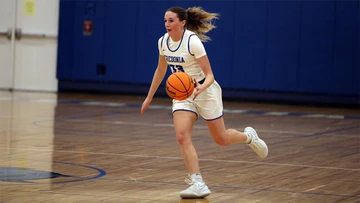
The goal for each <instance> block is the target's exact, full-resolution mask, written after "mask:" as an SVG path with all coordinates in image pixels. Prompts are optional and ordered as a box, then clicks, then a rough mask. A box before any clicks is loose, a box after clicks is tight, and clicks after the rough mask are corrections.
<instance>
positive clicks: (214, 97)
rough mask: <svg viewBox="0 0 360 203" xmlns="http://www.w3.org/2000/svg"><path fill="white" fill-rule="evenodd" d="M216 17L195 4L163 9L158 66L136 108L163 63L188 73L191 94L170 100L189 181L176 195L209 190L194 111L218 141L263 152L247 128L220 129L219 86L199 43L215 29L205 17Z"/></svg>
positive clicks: (161, 74) (145, 105)
mask: <svg viewBox="0 0 360 203" xmlns="http://www.w3.org/2000/svg"><path fill="white" fill-rule="evenodd" d="M216 18H218V14H216V13H209V12H206V11H205V10H203V9H202V8H200V7H192V8H189V9H184V8H181V7H172V8H169V9H168V10H167V11H166V12H165V17H164V22H165V28H166V30H167V33H166V34H165V35H164V36H162V37H161V38H159V40H158V49H159V59H158V66H157V68H156V70H155V73H154V76H153V79H152V83H151V86H150V89H149V92H148V95H147V97H146V99H145V100H144V102H143V104H142V107H141V114H144V112H145V110H147V109H148V106H149V104H150V102H151V100H152V98H153V96H154V94H155V92H156V91H157V89H158V87H159V85H160V83H161V82H162V80H163V79H164V76H165V74H166V70H167V66H169V67H170V69H171V71H172V72H176V71H184V72H186V73H188V74H189V75H190V76H191V77H192V78H193V80H194V83H195V85H196V87H195V90H194V93H193V94H192V96H191V97H190V98H188V99H186V100H182V101H180V100H173V105H172V112H173V122H174V127H175V133H176V138H177V141H178V143H179V145H180V150H181V154H182V157H183V159H184V162H185V165H186V168H187V169H188V172H189V175H188V177H187V178H186V179H185V181H186V182H187V183H188V184H189V185H190V186H189V188H187V189H186V190H183V191H181V192H180V196H181V197H182V198H202V197H206V196H208V195H209V194H210V193H211V192H210V190H209V188H208V187H207V185H206V184H205V182H204V180H203V178H202V176H201V173H200V168H199V160H198V155H197V153H196V150H195V148H194V145H193V144H192V140H191V132H192V129H193V126H194V123H195V121H196V120H197V118H198V117H199V116H201V117H202V118H203V119H205V120H206V124H207V126H208V129H209V131H210V134H211V136H212V138H213V139H214V141H215V142H216V143H217V144H218V145H220V146H227V145H230V144H236V143H246V144H248V145H249V146H250V147H251V148H252V149H253V150H254V151H255V152H256V153H257V154H258V155H259V156H260V157H261V158H265V157H266V156H267V155H268V147H267V145H266V143H265V142H264V141H263V140H262V139H260V138H259V137H258V135H257V133H256V131H255V130H254V129H253V128H252V127H246V128H245V129H244V132H239V131H237V130H235V129H225V125H224V119H223V103H222V93H221V87H220V86H219V84H218V83H217V82H216V81H215V79H214V75H213V72H212V69H211V66H210V62H209V59H208V57H207V55H206V51H205V48H204V46H203V43H202V42H205V41H207V40H209V39H210V38H209V37H208V36H206V35H205V33H207V32H208V31H210V30H212V29H213V28H215V26H214V25H213V24H212V23H211V22H212V20H213V19H216Z"/></svg>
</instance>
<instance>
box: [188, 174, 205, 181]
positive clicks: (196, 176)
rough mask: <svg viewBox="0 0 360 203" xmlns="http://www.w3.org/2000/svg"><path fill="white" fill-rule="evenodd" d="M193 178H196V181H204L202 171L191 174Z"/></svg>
mask: <svg viewBox="0 0 360 203" xmlns="http://www.w3.org/2000/svg"><path fill="white" fill-rule="evenodd" d="M191 180H192V181H194V180H196V181H198V182H202V183H203V182H204V180H203V178H202V176H201V174H200V173H194V174H191Z"/></svg>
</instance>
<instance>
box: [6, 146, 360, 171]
mask: <svg viewBox="0 0 360 203" xmlns="http://www.w3.org/2000/svg"><path fill="white" fill-rule="evenodd" d="M0 149H3V150H9V149H11V150H23V151H36V152H57V153H72V154H79V153H80V154H89V155H107V156H125V157H139V158H156V159H171V160H182V159H183V158H182V157H171V156H150V155H137V154H117V153H108V152H78V151H71V150H45V149H34V148H14V147H11V148H8V147H0ZM199 161H209V162H222V163H244V164H256V165H273V166H285V167H302V168H316V169H327V170H343V171H360V169H355V168H340V167H329V166H315V165H303V164H284V163H273V162H256V161H238V160H219V159H199Z"/></svg>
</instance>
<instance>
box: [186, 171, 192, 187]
mask: <svg viewBox="0 0 360 203" xmlns="http://www.w3.org/2000/svg"><path fill="white" fill-rule="evenodd" d="M185 183H186V184H188V185H192V184H193V181H192V180H191V176H190V174H188V175H187V176H186V177H185Z"/></svg>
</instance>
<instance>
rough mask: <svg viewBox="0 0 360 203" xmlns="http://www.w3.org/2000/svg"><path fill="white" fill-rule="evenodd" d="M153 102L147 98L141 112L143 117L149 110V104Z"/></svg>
mask: <svg viewBox="0 0 360 203" xmlns="http://www.w3.org/2000/svg"><path fill="white" fill-rule="evenodd" d="M151 100H152V99H151V98H148V97H146V99H145V100H144V102H143V103H142V106H141V111H140V113H141V115H144V113H145V111H146V110H147V109H148V108H149V104H150V102H151Z"/></svg>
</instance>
